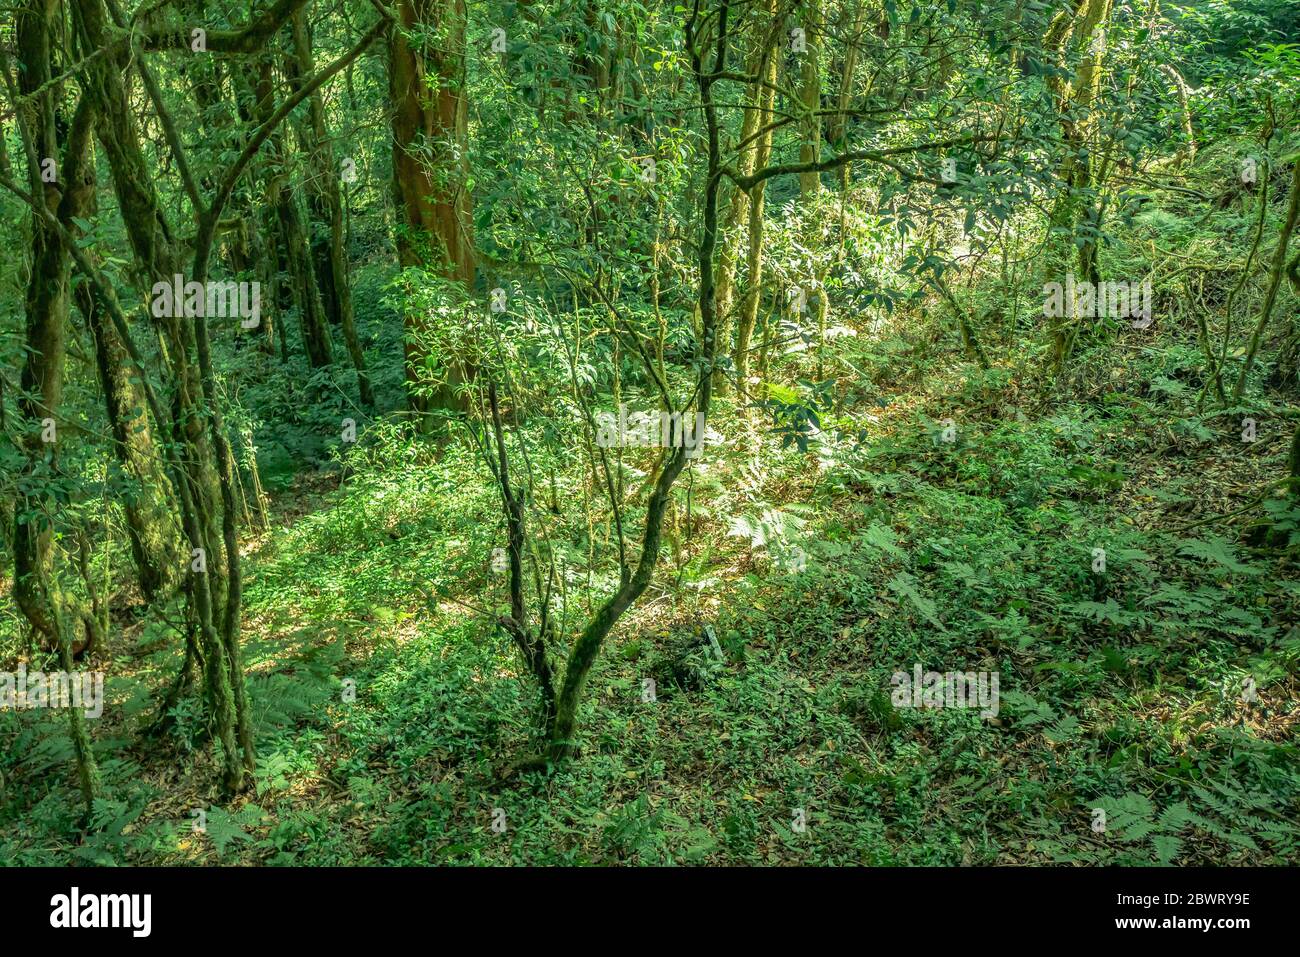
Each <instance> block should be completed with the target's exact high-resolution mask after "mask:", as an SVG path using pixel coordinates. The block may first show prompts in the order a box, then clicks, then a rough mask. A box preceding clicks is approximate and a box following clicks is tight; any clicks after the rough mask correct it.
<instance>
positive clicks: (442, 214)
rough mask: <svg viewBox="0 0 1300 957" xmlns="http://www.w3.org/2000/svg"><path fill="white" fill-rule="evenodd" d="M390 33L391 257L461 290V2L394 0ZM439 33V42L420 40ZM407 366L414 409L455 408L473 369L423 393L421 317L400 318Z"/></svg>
mask: <svg viewBox="0 0 1300 957" xmlns="http://www.w3.org/2000/svg"><path fill="white" fill-rule="evenodd" d="M396 13H397V19H398V23H397V24H396V25H394V27H393V30H392V33H391V37H390V40H389V70H388V87H389V98H390V101H391V108H392V111H393V193H394V199H395V205H396V207H397V220H398V228H397V255H398V261H399V263H400V264H401V266H403V267H410V266H419V267H423V268H425V269H428V270H430V271H432V272H434V273H436V274H438V275H440V276H443V277H444V278H446V279H449V280H452V281H453V282H454V283H456V284H458V285H459V286H460V287H462V288H463V289H464V291H465V294H466V295H467V296H468V295H469V293H470V292H471V291H472V289H473V286H474V254H473V232H472V231H473V221H472V218H471V201H470V194H469V189H468V185H467V180H468V177H469V157H468V146H469V113H468V104H467V101H466V99H465V20H466V17H465V2H464V0H398V3H397V8H396ZM418 31H436V33H437V37H436V42H433V41H432V40H430V39H424V38H420V39H417V36H418ZM405 324H406V330H407V334H406V343H405V364H406V379H407V389H408V395H409V399H410V405H411V408H412V409H413V410H414V411H415V412H417V413H420V414H421V415H423V413H425V412H427V411H429V410H430V409H431V408H445V409H452V408H457V407H459V406H460V403H458V402H457V401H456V399H455V397H454V395H453V390H454V387H455V384H456V383H457V382H458V381H463V380H465V379H467V378H469V377H470V376H471V375H472V370H469V369H464V368H457V367H453V368H451V369H450V382H449V383H448V384H447V385H446V386H444V388H443V389H442V390H441V392H440V394H439V395H436V396H435V397H433V399H432V400H430V399H429V398H428V397H427V396H424V395H421V394H419V391H418V383H419V382H420V380H421V379H422V378H424V376H425V367H426V359H427V357H428V346H427V344H426V343H425V342H424V341H422V340H423V339H424V337H425V334H426V332H427V330H426V328H425V320H424V317H423V316H421V315H419V314H417V313H413V312H408V313H407V315H406V317H405Z"/></svg>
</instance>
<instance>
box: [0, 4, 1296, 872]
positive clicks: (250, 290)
mask: <svg viewBox="0 0 1300 957" xmlns="http://www.w3.org/2000/svg"><path fill="white" fill-rule="evenodd" d="M1296 13H1297V8H1296V6H1295V4H1294V3H1293V2H1290V0H1184V2H1181V3H1177V2H1172V0H1165V2H1163V3H1161V2H1159V0H986V2H975V0H939V2H927V0H690V2H687V3H678V2H672V3H664V4H656V3H648V4H647V3H641V2H628V0H547V2H530V3H516V2H513V0H485V2H482V3H474V4H468V3H466V2H465V0H389V2H379V0H369V2H366V3H361V2H353V0H276V2H274V3H263V2H260V0H259V2H255V3H252V4H232V3H228V2H226V0H162V2H146V3H140V4H139V5H138V6H137V7H135V8H134V9H127V8H124V7H123V5H122V2H121V0H18V2H17V3H16V4H15V5H12V6H10V7H7V8H6V9H5V12H4V13H3V15H0V16H2V18H0V71H2V72H3V74H4V77H3V79H4V90H3V93H2V94H0V213H2V214H3V217H2V219H0V223H2V224H0V231H3V234H4V236H3V243H4V246H5V248H6V250H8V251H9V252H8V253H7V254H6V256H5V258H4V262H3V267H2V268H0V544H2V545H3V549H2V557H0V585H2V586H3V590H4V597H3V598H0V861H2V862H5V863H15V864H20V865H30V864H49V863H56V864H68V863H92V864H103V865H114V864H159V863H163V864H176V863H195V864H214V863H231V862H242V863H260V864H274V865H325V864H339V863H346V864H362V863H365V864H373V863H397V864H438V863H455V864H477V863H529V864H540V863H567V864H579V863H588V864H616V863H632V864H667V863H712V864H721V863H726V864H873V865H884V864H945V865H954V864H990V863H1011V862H1015V863H1031V864H1058V863H1076V864H1149V863H1163V864H1169V863H1177V864H1206V863H1220V864H1254V863H1268V864H1280V863H1289V864H1295V863H1298V862H1300V823H1298V822H1300V756H1298V752H1297V739H1296V736H1297V731H1296V728H1297V722H1300V699H1298V696H1297V687H1300V612H1298V611H1297V609H1300V572H1298V571H1297V557H1298V555H1300V308H1298V304H1300V237H1298V236H1297V235H1296V232H1297V221H1298V220H1300V127H1298V125H1297V119H1298V118H1300V17H1297V16H1296ZM188 284H196V285H192V286H191V285H188ZM37 673H40V674H56V673H57V674H61V675H65V676H67V679H68V681H69V682H73V681H74V679H75V687H77V688H79V689H82V688H85V687H93V676H96V675H99V676H102V681H103V685H102V687H103V693H102V699H101V700H100V701H99V702H98V704H99V707H98V708H91V707H50V706H49V705H50V704H51V702H50V701H49V700H48V699H46V700H44V701H39V700H34V699H33V698H31V697H29V698H28V699H27V701H26V705H25V706H24V704H23V702H22V701H21V700H20V699H18V698H17V697H16V695H17V692H18V690H19V688H20V681H23V682H25V681H27V680H28V679H29V678H31V676H33V675H35V674H37ZM927 673H937V674H938V675H941V676H951V675H954V674H956V675H959V676H962V675H964V676H969V679H970V680H971V681H972V682H974V681H975V676H977V675H978V676H980V677H979V684H978V686H979V687H983V688H984V689H985V690H986V691H990V692H991V699H990V698H988V697H987V696H981V697H980V700H979V701H978V703H976V702H975V701H973V700H966V701H963V699H962V698H961V696H960V695H958V696H956V698H955V699H954V696H953V695H952V694H949V696H948V697H947V698H945V697H944V695H943V693H942V686H940V693H939V694H938V696H937V697H935V698H927V697H926V695H925V693H924V691H923V690H922V689H921V688H920V687H919V686H918V687H917V688H916V689H914V690H913V692H911V693H908V692H906V691H905V690H900V686H901V687H902V689H906V688H908V687H909V684H908V683H909V682H911V681H915V680H916V679H917V678H921V676H922V675H925V674H927ZM20 675H21V676H22V677H21V679H20V677H19V676H20ZM914 676H915V677H914ZM924 680H925V681H926V683H927V685H926V686H927V687H932V683H930V680H929V679H928V678H926V679H924ZM947 680H948V681H949V685H948V687H949V689H951V688H952V687H953V685H952V679H951V678H948V679H947ZM918 685H919V682H918ZM975 686H976V685H972V687H975ZM31 687H35V685H32V686H31ZM6 693H7V694H8V695H9V697H8V698H4V697H2V696H3V695H4V694H6ZM83 703H84V702H83ZM963 704H965V705H968V706H963ZM15 705H16V706H15ZM96 711H98V713H95V712H96Z"/></svg>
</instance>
